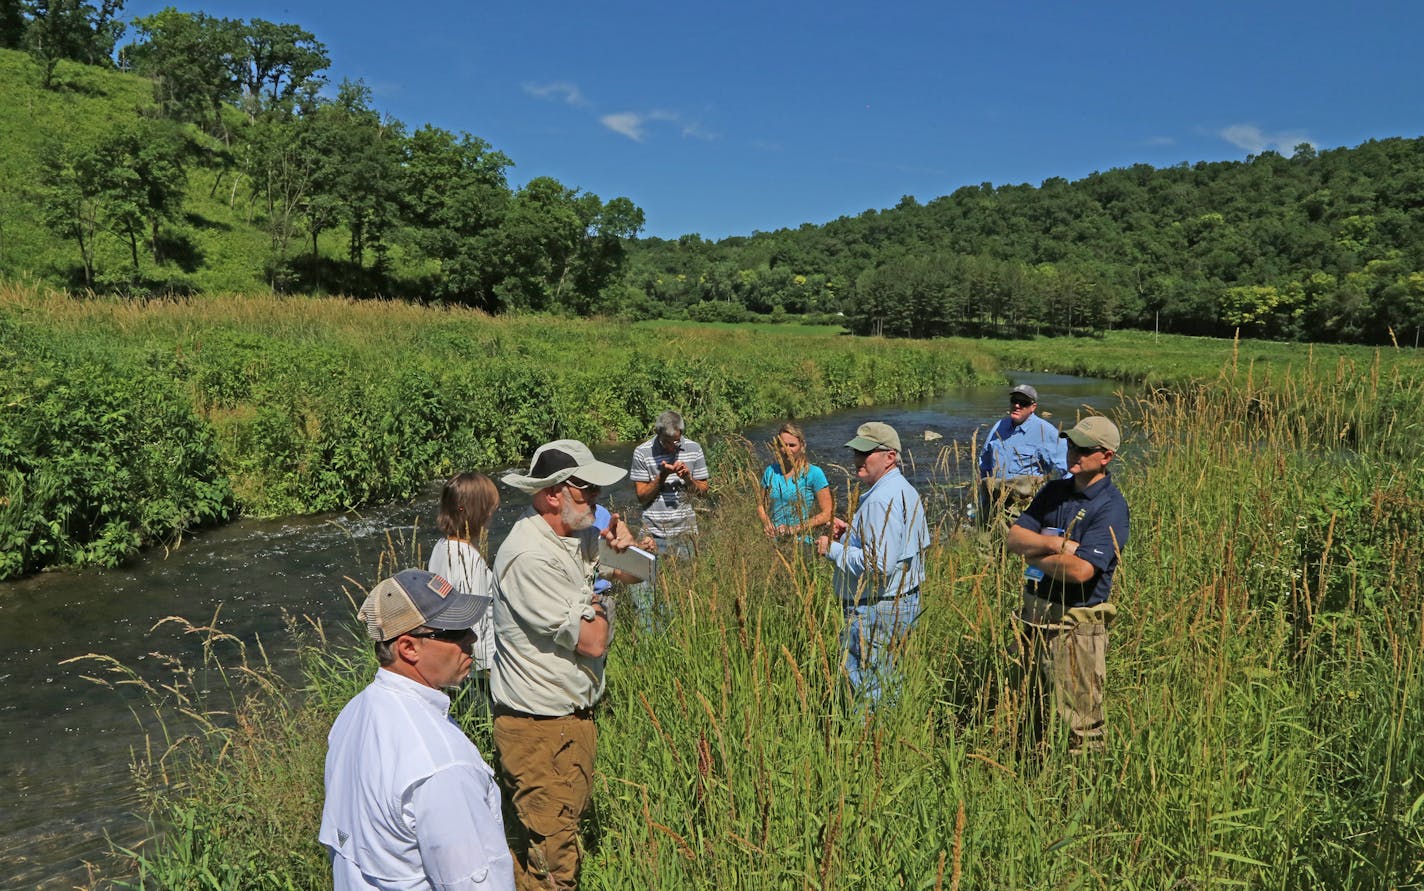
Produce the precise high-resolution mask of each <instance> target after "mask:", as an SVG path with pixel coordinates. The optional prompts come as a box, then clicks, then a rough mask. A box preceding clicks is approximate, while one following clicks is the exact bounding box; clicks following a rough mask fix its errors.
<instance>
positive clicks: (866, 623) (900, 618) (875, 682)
mask: <svg viewBox="0 0 1424 891" xmlns="http://www.w3.org/2000/svg"><path fill="white" fill-rule="evenodd" d="M919 617H920V595H919V592H916V593H914V594H901V595H900V596H899V597H888V598H886V599H884V600H879V601H876V602H875V603H868V604H863V605H860V606H848V607H846V614H845V618H846V623H845V629H844V630H843V631H842V632H841V650H842V651H843V652H844V653H845V667H846V674H847V675H849V676H850V686H851V689H852V690H854V691H855V694H856V696H857V697H859V698H861V699H863V700H865V701H866V702H868V703H869V704H870V705H871V706H874V705H876V704H877V703H879V702H880V699H881V697H883V696H886V695H889V696H891V697H893V695H894V690H895V688H896V687H897V686H898V685H899V672H898V671H897V670H896V668H895V660H896V658H897V657H898V655H899V652H900V650H901V649H902V648H903V647H904V645H905V638H907V637H909V635H910V629H911V628H913V627H914V625H915V621H916V620H917V619H919Z"/></svg>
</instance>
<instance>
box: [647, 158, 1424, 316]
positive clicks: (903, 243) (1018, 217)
mask: <svg viewBox="0 0 1424 891" xmlns="http://www.w3.org/2000/svg"><path fill="white" fill-rule="evenodd" d="M1421 270H1424V140H1421V139H1387V140H1380V141H1370V142H1367V143H1365V144H1364V145H1361V146H1358V147H1356V148H1342V149H1333V150H1329V151H1317V150H1315V149H1314V148H1312V147H1311V146H1309V145H1301V146H1298V147H1297V148H1296V150H1295V152H1294V153H1293V154H1292V156H1291V157H1289V158H1287V157H1284V156H1282V155H1280V154H1278V153H1275V152H1263V153H1261V154H1260V155H1256V156H1252V157H1249V158H1247V159H1246V160H1245V161H1242V162H1217V163H1205V162H1202V163H1197V164H1192V165H1189V164H1180V165H1177V166H1175V167H1168V168H1163V169H1155V168H1152V167H1150V166H1147V165H1144V164H1138V165H1134V166H1132V167H1128V168H1121V169H1115V170H1109V171H1106V172H1103V173H1094V174H1092V175H1090V176H1088V177H1085V178H1084V179H1081V180H1078V181H1076V182H1071V183H1070V182H1068V181H1066V180H1063V179H1060V178H1054V179H1049V180H1045V181H1044V182H1043V183H1042V184H1041V185H1040V186H1039V187H1038V188H1034V187H1032V186H1028V185H1006V186H998V187H995V186H993V185H991V184H989V183H984V184H982V185H979V186H968V187H965V188H962V189H959V190H958V191H956V192H954V193H953V194H950V195H947V196H944V197H940V198H935V199H933V200H931V201H929V202H927V203H925V204H920V203H918V202H917V201H915V200H914V199H910V198H907V199H902V201H901V202H900V204H899V206H897V207H895V208H893V209H890V210H885V211H875V210H869V211H866V212H865V213H863V214H861V215H859V216H857V217H842V218H841V219H838V220H834V221H832V222H830V223H827V224H825V225H824V226H810V225H803V226H801V227H800V228H799V229H795V230H792V229H784V230H779V231H776V232H759V233H756V234H754V235H753V236H751V237H750V238H728V239H725V240H723V241H721V242H718V243H716V244H713V243H710V242H707V241H704V240H702V239H700V238H697V237H696V236H684V237H683V238H681V239H678V240H676V241H672V240H660V239H646V240H644V241H642V242H640V243H639V244H638V246H637V250H636V252H635V263H634V272H633V276H634V280H635V281H637V282H640V283H641V284H642V285H643V287H645V288H646V289H648V290H649V291H650V292H652V293H657V294H658V295H659V297H660V298H661V299H663V300H664V301H670V302H674V303H676V304H678V305H682V306H694V307H695V306H696V305H697V304H698V303H701V302H710V301H721V300H726V299H729V297H730V299H734V300H740V301H741V302H743V303H744V304H745V305H746V306H748V307H749V308H752V307H756V308H759V306H760V305H764V304H765V303H766V302H769V301H771V302H775V304H776V305H780V306H783V307H785V308H786V309H787V310H788V311H789V310H791V308H792V307H797V308H798V309H799V308H803V307H807V302H806V300H805V298H804V297H803V296H802V295H801V294H799V293H797V292H798V291H799V290H800V289H799V288H795V287H788V279H787V278H786V274H787V272H788V271H789V272H791V273H794V274H795V278H794V279H791V280H789V281H796V280H805V281H811V280H813V279H817V280H819V281H821V282H824V285H823V288H822V291H821V295H819V296H820V297H821V302H820V306H821V307H822V308H825V307H827V306H829V307H834V308H838V309H843V310H844V311H845V312H846V313H847V317H848V318H849V319H850V321H851V324H852V325H853V327H855V328H856V329H857V330H860V331H866V332H872V331H879V332H883V333H885V334H887V335H889V334H896V335H924V334H939V333H979V334H991V335H1013V334H1019V333H1025V332H1055V331H1056V332H1063V333H1067V332H1070V331H1081V332H1089V331H1100V330H1103V329H1105V328H1110V327H1113V326H1121V325H1135V326H1142V327H1148V328H1150V327H1152V326H1154V325H1158V326H1160V327H1161V328H1162V329H1163V330H1173V331H1177V332H1182V333H1202V334H1229V333H1231V332H1232V331H1233V330H1236V329H1239V330H1241V332H1242V333H1243V334H1251V335H1256V336H1266V337H1277V338H1288V339H1291V338H1308V339H1322V340H1367V341H1376V342H1381V341H1387V340H1388V339H1389V338H1390V337H1391V336H1394V337H1395V338H1396V339H1398V340H1399V341H1400V342H1404V341H1406V340H1407V341H1408V342H1411V343H1412V342H1413V340H1414V338H1415V333H1416V331H1417V330H1418V329H1419V328H1420V327H1421V326H1424V313H1422V312H1421V311H1420V310H1421V296H1420V293H1419V283H1420V280H1421ZM728 282H733V283H736V284H737V286H734V287H731V288H728V286H727V283H728ZM826 292H829V294H830V296H829V297H827V296H826ZM827 300H828V301H829V303H827ZM807 308H809V307H807Z"/></svg>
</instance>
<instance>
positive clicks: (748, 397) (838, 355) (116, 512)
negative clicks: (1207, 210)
mask: <svg viewBox="0 0 1424 891" xmlns="http://www.w3.org/2000/svg"><path fill="white" fill-rule="evenodd" d="M0 352H3V354H4V355H6V356H7V357H12V358H10V359H9V361H7V362H5V363H3V365H0V579H4V578H8V577H12V576H15V575H19V574H21V573H25V572H30V571H33V570H36V569H40V568H43V567H45V566H49V565H57V564H75V565H99V566H114V565H117V564H118V563H119V562H121V561H123V560H124V559H126V558H128V557H130V556H132V555H133V554H135V553H136V552H137V551H138V549H139V548H140V547H143V546H145V545H149V544H154V543H163V542H170V541H172V540H174V539H175V538H177V537H178V536H180V535H181V534H182V533H183V532H184V531H185V530H187V529H192V528H194V527H198V526H202V525H205V524H211V523H216V522H221V521H224V520H227V519H231V518H232V517H234V516H235V515H236V514H238V513H243V514H248V515H257V516H279V515H288V514H299V513H314V512H321V511H329V510H337V509H341V508H349V507H355V506H358V505H362V504H369V503H372V502H377V501H385V500H391V499H397V498H405V497H409V496H411V495H413V494H414V493H415V492H416V491H418V490H419V489H420V488H421V487H422V486H424V485H426V484H427V483H428V482H429V481H430V480H431V479H435V478H439V477H443V476H447V475H449V474H450V473H452V472H454V471H456V470H463V469H469V468H485V469H489V468H496V467H501V466H508V465H510V464H514V463H518V462H520V461H522V460H524V459H525V458H526V457H527V455H528V454H529V452H530V451H531V449H532V447H533V446H536V445H538V444H539V443H541V442H545V441H547V440H548V439H550V438H555V437H572V438H577V439H583V440H586V441H588V442H595V443H597V442H606V441H614V440H628V439H633V438H636V437H639V436H642V435H644V434H646V433H647V431H648V430H650V429H651V426H652V421H653V419H654V418H655V417H656V416H657V414H658V412H660V411H662V410H663V409H665V408H668V407H676V408H678V409H679V410H681V411H682V412H683V413H684V414H685V415H686V416H687V417H688V418H689V419H690V421H691V424H692V425H693V426H694V427H695V429H696V430H697V431H698V434H699V435H702V436H705V435H707V434H715V433H722V432H730V431H734V430H738V429H740V428H742V427H744V426H746V425H748V424H751V423H753V422H756V421H762V420H768V419H773V418H778V417H808V416H814V415H823V414H828V413H830V412H834V411H837V410H840V409H844V408H849V407H852V406H856V405H867V404H872V403H877V402H906V401H910V400H914V399H920V398H923V397H927V396H931V395H933V394H935V393H938V392H942V391H944V390H946V389H948V388H950V387H955V386H963V385H966V384H972V383H985V382H989V381H992V380H996V379H998V378H997V376H996V374H995V363H994V360H993V359H992V358H990V357H989V356H988V355H987V354H986V353H985V352H984V351H983V350H982V349H977V348H973V347H971V346H967V345H964V344H957V345H951V344H947V343H930V342H925V343H906V342H889V341H884V340H876V339H867V338H851V337H846V336H839V334H838V332H837V331H836V329H829V328H821V329H809V330H808V329H797V328H794V327H791V326H787V327H785V328H784V329H783V328H779V327H778V326H761V327H737V326H724V327H718V326H688V327H665V326H637V325H633V326H630V325H627V324H623V323H618V322H611V321H609V322H603V321H585V320H577V319H563V318H553V317H503V318H490V317H488V316H485V315H482V314H480V313H476V312H472V311H467V310H443V309H432V308H422V307H417V306H412V305H410V304H405V303H386V302H378V301H351V300H343V299H336V298H306V297H286V298H283V297H273V296H231V297H204V298H200V299H191V300H180V301H149V302H126V301H121V300H110V299H103V300H96V299H87V300H86V299H75V298H71V297H67V296H62V295H56V294H40V293H38V292H35V291H33V290H30V289H26V288H22V287H17V286H3V285H0Z"/></svg>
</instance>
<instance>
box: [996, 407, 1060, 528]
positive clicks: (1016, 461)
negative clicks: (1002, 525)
mask: <svg viewBox="0 0 1424 891" xmlns="http://www.w3.org/2000/svg"><path fill="white" fill-rule="evenodd" d="M1037 410H1038V391H1037V390H1035V389H1034V388H1033V387H1031V386H1029V385H1028V384H1018V385H1017V386H1015V387H1014V388H1013V389H1012V390H1010V391H1009V410H1008V413H1007V414H1006V415H1005V416H1004V417H1002V418H1000V419H999V421H998V422H997V423H995V424H994V426H993V427H991V428H989V435H988V436H986V437H985V438H984V447H983V448H982V449H981V450H980V451H979V517H980V522H982V523H983V524H985V525H986V526H987V525H992V524H993V521H994V519H997V518H1000V517H1002V518H1003V520H1004V521H1005V522H1006V523H1007V524H1008V525H1010V526H1012V525H1013V522H1014V520H1015V519H1016V518H1017V517H1018V515H1019V513H1020V512H1021V511H1022V510H1023V509H1024V507H1025V506H1026V505H1027V504H1028V503H1029V501H1031V500H1032V499H1033V496H1034V493H1035V492H1037V491H1038V488H1039V486H1042V485H1043V482H1044V480H1056V479H1060V478H1062V477H1063V476H1064V474H1066V473H1067V472H1068V455H1067V452H1066V450H1065V449H1064V447H1063V440H1062V439H1060V438H1059V436H1058V428H1057V427H1055V426H1053V425H1052V424H1050V423H1048V422H1047V421H1045V420H1044V419H1043V418H1040V417H1039V416H1038V415H1037V414H1036V413H1035V412H1037Z"/></svg>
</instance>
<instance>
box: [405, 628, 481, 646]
mask: <svg viewBox="0 0 1424 891" xmlns="http://www.w3.org/2000/svg"><path fill="white" fill-rule="evenodd" d="M405 636H406V637H425V638H429V639H430V640H443V641H445V642H446V643H460V642H461V641H463V640H464V639H465V638H466V637H469V638H470V639H472V640H477V639H479V635H477V634H476V633H475V629H473V628H441V629H438V630H434V631H407V632H406V634H405Z"/></svg>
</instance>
